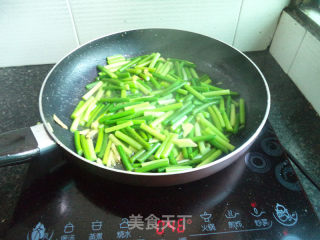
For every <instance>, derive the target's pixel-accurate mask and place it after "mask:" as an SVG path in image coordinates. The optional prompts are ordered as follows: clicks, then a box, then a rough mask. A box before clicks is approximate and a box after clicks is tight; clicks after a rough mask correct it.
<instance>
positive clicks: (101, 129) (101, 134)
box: [94, 125, 104, 153]
mask: <svg viewBox="0 0 320 240" xmlns="http://www.w3.org/2000/svg"><path fill="white" fill-rule="evenodd" d="M103 138H104V126H103V125H101V126H99V129H98V138H97V142H96V146H95V148H94V151H95V152H96V153H99V152H100V151H101V147H102V142H103Z"/></svg>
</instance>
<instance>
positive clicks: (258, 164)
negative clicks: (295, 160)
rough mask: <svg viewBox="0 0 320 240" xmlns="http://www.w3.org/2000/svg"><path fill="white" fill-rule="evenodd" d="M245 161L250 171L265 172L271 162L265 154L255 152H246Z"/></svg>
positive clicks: (269, 167)
mask: <svg viewBox="0 0 320 240" xmlns="http://www.w3.org/2000/svg"><path fill="white" fill-rule="evenodd" d="M245 163H246V165H247V167H248V168H249V169H250V170H251V171H253V172H256V173H266V172H268V171H269V170H270V169H271V163H270V160H269V159H268V158H267V156H265V155H263V154H261V153H257V152H249V153H247V154H246V156H245Z"/></svg>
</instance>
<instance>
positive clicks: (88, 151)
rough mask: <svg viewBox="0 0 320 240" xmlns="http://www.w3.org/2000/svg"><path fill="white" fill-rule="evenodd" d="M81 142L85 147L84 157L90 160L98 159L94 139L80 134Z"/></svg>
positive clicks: (83, 147)
mask: <svg viewBox="0 0 320 240" xmlns="http://www.w3.org/2000/svg"><path fill="white" fill-rule="evenodd" d="M80 142H81V147H82V149H83V153H84V157H85V158H86V159H88V160H90V161H95V160H96V159H97V156H96V153H95V151H94V147H93V142H92V139H91V138H86V136H84V135H82V134H80Z"/></svg>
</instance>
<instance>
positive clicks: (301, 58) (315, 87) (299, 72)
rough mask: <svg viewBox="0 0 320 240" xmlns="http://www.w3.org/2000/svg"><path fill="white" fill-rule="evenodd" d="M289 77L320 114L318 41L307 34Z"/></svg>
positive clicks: (319, 43) (319, 53)
mask: <svg viewBox="0 0 320 240" xmlns="http://www.w3.org/2000/svg"><path fill="white" fill-rule="evenodd" d="M289 76H290V78H291V79H292V80H293V81H294V82H295V84H296V85H297V86H298V87H299V88H300V89H301V91H302V92H303V93H304V95H305V96H306V98H307V99H308V100H309V101H310V103H311V104H312V105H313V107H314V108H315V110H316V111H317V112H318V113H319V114H320V41H319V40H317V39H316V38H315V37H314V36H313V35H312V34H311V33H309V32H307V34H306V36H305V38H304V39H303V42H302V44H301V47H300V48H299V51H298V53H297V56H296V58H295V60H294V62H293V64H292V66H291V67H290V69H289Z"/></svg>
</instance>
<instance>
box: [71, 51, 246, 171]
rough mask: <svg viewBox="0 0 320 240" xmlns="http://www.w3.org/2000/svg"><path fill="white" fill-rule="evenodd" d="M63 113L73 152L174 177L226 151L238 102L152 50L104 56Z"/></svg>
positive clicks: (241, 111)
mask: <svg viewBox="0 0 320 240" xmlns="http://www.w3.org/2000/svg"><path fill="white" fill-rule="evenodd" d="M97 69H98V70H99V73H98V76H97V77H96V78H95V80H94V81H93V82H92V83H90V84H88V85H87V86H86V88H87V90H88V91H87V93H86V94H85V95H83V97H82V100H81V101H80V102H79V104H78V105H77V106H76V108H75V110H74V111H73V113H72V114H71V118H72V119H73V123H72V125H71V127H70V130H71V132H73V133H74V141H75V148H76V151H77V153H78V154H79V155H84V157H85V158H86V159H88V160H90V161H97V162H98V163H99V164H103V165H106V166H107V167H114V166H116V165H117V164H121V163H122V165H123V167H124V168H125V169H126V170H128V171H135V172H175V171H184V170H187V169H191V168H194V167H200V166H203V165H205V164H208V163H210V162H212V161H214V160H216V159H217V158H219V157H220V156H221V155H222V154H227V153H229V152H230V151H232V150H234V148H235V146H234V145H232V144H231V143H230V140H229V137H230V136H231V135H233V134H237V133H238V131H239V129H241V128H243V127H244V125H245V105H244V100H243V99H242V98H239V94H238V93H236V92H233V91H231V90H229V89H222V88H219V87H216V86H213V85H212V84H211V82H212V81H211V79H210V77H209V76H208V75H206V74H204V75H201V76H200V75H199V73H198V72H197V70H196V65H195V64H194V63H192V62H190V61H187V60H180V59H175V58H167V59H164V58H162V57H160V53H152V54H150V55H144V56H138V57H134V58H125V57H124V56H122V55H115V56H111V57H107V65H106V66H100V65H99V66H97Z"/></svg>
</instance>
